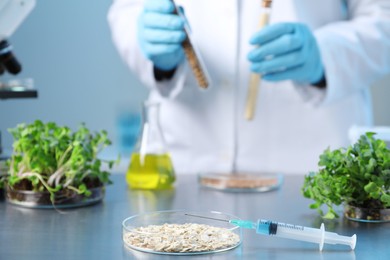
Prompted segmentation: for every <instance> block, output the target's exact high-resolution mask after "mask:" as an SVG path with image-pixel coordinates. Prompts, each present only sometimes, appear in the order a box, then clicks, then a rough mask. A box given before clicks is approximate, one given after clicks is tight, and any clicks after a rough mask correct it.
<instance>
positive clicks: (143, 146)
mask: <svg viewBox="0 0 390 260" xmlns="http://www.w3.org/2000/svg"><path fill="white" fill-rule="evenodd" d="M159 114H160V105H159V104H158V103H149V102H146V103H144V104H143V107H142V120H143V124H142V132H141V136H140V138H139V145H138V146H139V151H140V153H142V154H163V153H166V152H167V150H166V144H165V140H164V136H163V133H162V130H161V127H160V121H159Z"/></svg>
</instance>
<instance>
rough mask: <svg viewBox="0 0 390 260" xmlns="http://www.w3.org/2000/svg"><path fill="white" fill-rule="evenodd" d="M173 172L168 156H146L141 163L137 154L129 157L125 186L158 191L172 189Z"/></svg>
mask: <svg viewBox="0 0 390 260" xmlns="http://www.w3.org/2000/svg"><path fill="white" fill-rule="evenodd" d="M175 179H176V178H175V171H174V169H173V166H172V161H171V157H170V156H169V154H146V155H144V158H143V163H141V156H140V154H139V153H133V154H132V155H131V160H130V166H129V169H128V170H127V173H126V181H127V184H128V185H129V186H130V188H132V189H146V190H159V189H169V188H172V184H173V183H174V182H175Z"/></svg>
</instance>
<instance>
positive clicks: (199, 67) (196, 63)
mask: <svg viewBox="0 0 390 260" xmlns="http://www.w3.org/2000/svg"><path fill="white" fill-rule="evenodd" d="M172 2H173V4H174V5H175V11H174V13H176V14H178V15H179V16H181V17H182V18H183V19H184V20H185V21H186V25H185V27H184V30H185V33H186V35H187V37H186V39H185V40H184V41H183V43H182V47H183V50H184V54H185V56H186V58H187V60H188V63H189V65H190V67H191V70H192V72H193V73H194V76H195V78H196V81H197V82H198V85H199V87H200V88H202V89H207V88H208V87H209V86H210V76H209V75H208V73H207V70H206V67H205V66H204V63H203V61H202V58H201V56H200V53H199V51H198V50H197V49H196V47H195V45H194V44H193V41H192V39H191V32H190V29H189V27H188V24H187V19H186V18H185V17H184V14H183V13H182V12H181V11H180V8H179V7H178V6H177V5H176V3H175V2H174V1H173V0H172Z"/></svg>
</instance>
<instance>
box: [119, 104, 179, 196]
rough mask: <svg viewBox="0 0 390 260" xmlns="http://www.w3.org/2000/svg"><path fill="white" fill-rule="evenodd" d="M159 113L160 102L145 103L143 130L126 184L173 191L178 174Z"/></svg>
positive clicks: (133, 154) (132, 157) (131, 186)
mask: <svg viewBox="0 0 390 260" xmlns="http://www.w3.org/2000/svg"><path fill="white" fill-rule="evenodd" d="M159 110H160V104H158V103H150V102H145V103H144V104H143V107H142V119H143V124H142V131H141V134H140V135H139V137H138V140H137V144H136V146H135V149H134V152H133V153H132V155H131V159H130V165H129V168H128V171H127V173H126V181H127V184H128V185H129V187H130V188H132V189H146V190H160V189H170V188H172V186H173V183H174V182H175V179H176V178H175V171H174V169H173V165H172V161H171V157H170V155H169V153H168V151H167V148H166V144H165V140H164V136H163V133H162V131H161V127H160V122H159Z"/></svg>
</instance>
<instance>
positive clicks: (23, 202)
mask: <svg viewBox="0 0 390 260" xmlns="http://www.w3.org/2000/svg"><path fill="white" fill-rule="evenodd" d="M89 190H90V191H91V195H90V196H88V197H87V196H85V195H84V194H81V195H80V194H77V193H76V192H75V191H71V190H65V191H59V192H57V193H56V195H55V198H54V202H52V201H51V200H50V193H49V192H47V191H43V192H36V191H31V190H18V189H14V188H12V187H10V186H7V187H6V189H5V196H6V200H7V202H8V203H10V204H13V205H17V206H22V207H27V208H41V209H51V208H75V207H82V206H88V205H92V204H95V203H98V202H100V201H101V200H102V199H103V197H104V193H105V187H104V186H101V187H96V188H90V189H89Z"/></svg>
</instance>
